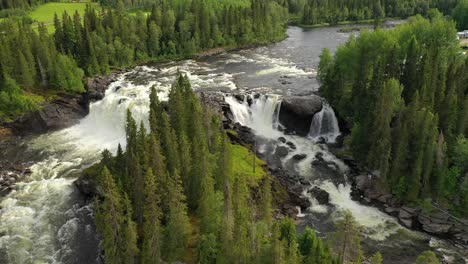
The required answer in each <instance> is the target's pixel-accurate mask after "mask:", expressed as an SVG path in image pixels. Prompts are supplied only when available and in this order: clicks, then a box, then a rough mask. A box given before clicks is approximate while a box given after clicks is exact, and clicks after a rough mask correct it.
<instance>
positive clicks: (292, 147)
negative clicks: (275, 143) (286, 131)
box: [286, 141, 296, 149]
mask: <svg viewBox="0 0 468 264" xmlns="http://www.w3.org/2000/svg"><path fill="white" fill-rule="evenodd" d="M286 145H288V147H289V148H290V149H296V145H294V143H292V142H291V141H289V142H286Z"/></svg>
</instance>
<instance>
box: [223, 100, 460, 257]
mask: <svg viewBox="0 0 468 264" xmlns="http://www.w3.org/2000/svg"><path fill="white" fill-rule="evenodd" d="M225 101H226V102H227V103H228V104H229V105H230V108H231V112H232V114H233V117H234V119H235V121H237V122H239V123H240V124H242V125H244V126H248V127H250V128H252V129H253V130H254V132H255V134H256V135H257V140H258V141H259V142H261V144H259V145H258V151H259V153H261V154H262V155H264V156H265V157H266V158H267V159H268V157H272V156H273V157H274V156H275V149H276V148H277V147H279V146H281V147H287V148H288V149H289V150H288V154H287V155H286V156H283V157H280V158H279V160H280V163H281V164H282V166H283V168H284V169H286V170H288V171H290V170H289V169H291V168H292V169H293V171H291V173H292V174H298V175H299V176H301V177H302V178H303V179H304V180H306V181H308V182H310V185H308V186H307V185H304V186H303V192H302V195H303V196H304V197H307V198H308V199H309V201H310V202H311V206H310V207H309V208H308V209H307V210H302V211H299V214H298V217H300V218H301V222H302V223H303V225H311V226H313V227H314V228H315V229H317V232H318V233H323V234H326V233H328V232H332V231H333V221H335V220H336V219H339V218H340V217H341V216H342V214H341V211H342V210H349V211H350V212H351V213H352V214H353V216H354V217H355V219H356V221H357V222H358V223H359V224H360V225H361V226H362V227H363V234H364V237H365V239H364V240H363V244H364V246H365V248H366V249H367V250H368V251H369V252H371V253H373V252H375V251H377V250H378V251H380V252H382V254H383V255H384V259H385V261H386V263H399V264H400V263H413V261H414V259H415V258H416V256H417V255H419V254H420V253H421V252H422V251H424V250H428V249H432V250H436V251H439V252H442V255H443V257H444V258H447V256H450V254H452V253H453V252H452V253H450V254H449V253H446V251H444V250H445V249H444V247H445V246H447V245H446V244H443V245H445V246H434V243H429V240H430V241H434V239H431V238H430V237H429V236H427V235H425V234H422V233H419V232H414V231H410V230H407V229H406V228H404V227H402V226H401V225H400V224H399V223H398V222H397V220H396V219H395V218H393V217H391V216H389V215H387V214H385V213H383V212H381V211H380V210H378V209H377V208H375V207H371V206H365V205H362V204H360V203H358V202H356V201H354V200H352V199H351V186H350V184H349V183H347V180H346V175H347V173H348V167H347V166H346V165H345V164H344V163H343V162H342V161H341V160H339V159H337V158H336V157H335V156H334V155H333V154H331V153H330V152H329V151H328V148H327V146H326V145H324V144H319V143H318V142H320V141H322V140H321V139H320V138H324V139H325V141H326V142H328V143H332V142H334V141H335V140H336V138H337V137H338V136H339V135H340V131H339V128H338V122H337V120H336V118H335V114H334V112H333V109H332V108H331V107H330V106H329V105H327V104H324V107H323V109H322V111H321V112H319V113H317V114H316V115H315V116H314V117H313V121H312V125H311V129H310V133H309V136H308V137H300V136H296V135H287V134H284V133H283V132H282V131H281V130H280V129H278V128H280V127H281V124H279V123H278V118H277V113H278V112H279V110H280V107H281V98H279V97H277V96H271V95H262V96H260V97H258V98H256V99H254V100H253V101H252V102H251V104H250V106H249V104H248V101H247V99H246V100H244V101H242V102H240V101H238V100H237V99H236V98H235V97H233V96H226V97H225ZM279 138H281V140H279ZM322 142H323V141H322ZM291 145H294V148H290V146H291ZM298 154H299V155H301V156H303V157H305V158H303V159H300V160H295V157H297V156H298ZM318 156H319V157H320V159H322V164H324V166H331V167H333V168H331V171H334V172H333V173H331V175H324V174H323V173H320V172H319V171H316V169H315V168H314V165H313V164H314V162H317V157H318ZM276 159H278V157H276ZM314 186H316V187H319V188H320V189H322V190H324V191H326V192H327V193H328V194H329V204H327V205H324V204H319V203H318V201H317V199H316V198H315V197H314V196H313V195H312V194H311V193H309V190H310V189H311V188H313V187H314ZM437 241H439V240H437ZM448 248H450V246H448ZM447 254H448V255H447ZM454 254H455V255H457V254H458V253H454ZM450 258H451V257H450ZM452 263H458V262H452Z"/></svg>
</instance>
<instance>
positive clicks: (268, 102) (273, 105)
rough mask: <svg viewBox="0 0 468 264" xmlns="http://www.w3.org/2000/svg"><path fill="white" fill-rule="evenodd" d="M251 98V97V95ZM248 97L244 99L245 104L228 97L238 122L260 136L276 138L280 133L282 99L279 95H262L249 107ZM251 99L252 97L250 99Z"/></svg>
mask: <svg viewBox="0 0 468 264" xmlns="http://www.w3.org/2000/svg"><path fill="white" fill-rule="evenodd" d="M249 96H250V95H249ZM248 99H249V98H248V97H247V96H245V97H244V101H243V102H239V101H238V100H237V99H236V98H235V97H233V96H226V99H225V100H226V102H227V103H228V104H229V105H230V106H231V112H232V114H233V115H234V118H235V120H236V121H237V122H239V123H240V124H242V125H243V126H247V127H250V128H252V129H253V130H255V132H256V133H257V134H259V135H262V136H265V137H268V138H275V137H277V136H278V135H279V134H280V132H279V131H278V126H279V121H278V116H279V110H280V107H281V98H280V96H278V95H260V96H259V97H258V98H256V99H252V104H251V105H250V106H249V103H248ZM250 99H251V97H250Z"/></svg>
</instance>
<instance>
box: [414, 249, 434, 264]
mask: <svg viewBox="0 0 468 264" xmlns="http://www.w3.org/2000/svg"><path fill="white" fill-rule="evenodd" d="M439 263H440V261H439V259H438V258H437V256H436V254H435V253H434V252H433V251H424V252H423V253H422V254H421V255H419V256H418V258H417V259H416V262H415V264H439Z"/></svg>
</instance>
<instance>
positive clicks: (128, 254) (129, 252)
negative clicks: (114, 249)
mask: <svg viewBox="0 0 468 264" xmlns="http://www.w3.org/2000/svg"><path fill="white" fill-rule="evenodd" d="M123 205H124V221H123V223H122V227H121V231H122V234H121V236H120V238H121V248H120V249H119V252H120V261H121V262H120V263H122V264H124V263H125V264H133V263H136V262H137V260H136V257H137V255H138V251H139V250H138V247H137V239H138V235H137V225H136V223H135V222H133V220H132V216H133V212H132V205H131V202H130V199H129V198H128V196H127V195H126V194H125V196H124V200H123Z"/></svg>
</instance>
